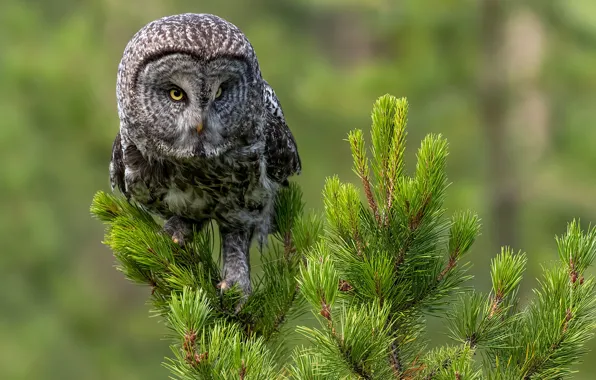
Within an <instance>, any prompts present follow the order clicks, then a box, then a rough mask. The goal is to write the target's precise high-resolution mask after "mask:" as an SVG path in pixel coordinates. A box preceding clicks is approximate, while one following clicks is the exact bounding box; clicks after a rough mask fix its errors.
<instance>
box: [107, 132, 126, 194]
mask: <svg viewBox="0 0 596 380" xmlns="http://www.w3.org/2000/svg"><path fill="white" fill-rule="evenodd" d="M110 185H111V186H112V191H114V190H116V188H118V190H120V191H121V192H122V194H124V195H126V188H125V186H124V160H123V152H122V142H121V139H120V132H118V134H117V135H116V139H115V140H114V144H112V161H110Z"/></svg>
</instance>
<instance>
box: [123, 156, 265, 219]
mask: <svg viewBox="0 0 596 380" xmlns="http://www.w3.org/2000/svg"><path fill="white" fill-rule="evenodd" d="M164 165H167V166H166V167H164V168H162V170H154V171H146V172H145V176H144V178H142V180H140V181H139V182H140V185H139V184H137V186H136V188H137V191H133V192H132V193H133V197H135V199H136V200H137V201H139V202H140V203H141V204H143V205H144V206H145V207H147V208H149V209H150V210H152V211H154V212H156V213H158V214H161V215H162V216H164V217H168V216H170V215H180V216H185V217H188V218H192V219H202V218H214V217H217V216H218V215H224V214H229V213H230V212H232V211H233V210H246V209H259V208H262V206H263V202H265V198H266V193H267V191H266V190H267V189H266V187H267V182H268V179H267V178H266V176H265V175H264V170H263V165H264V163H263V162H261V161H260V160H258V159H255V160H244V161H242V162H233V161H222V162H210V163H205V164H203V165H179V164H168V163H165V164H164Z"/></svg>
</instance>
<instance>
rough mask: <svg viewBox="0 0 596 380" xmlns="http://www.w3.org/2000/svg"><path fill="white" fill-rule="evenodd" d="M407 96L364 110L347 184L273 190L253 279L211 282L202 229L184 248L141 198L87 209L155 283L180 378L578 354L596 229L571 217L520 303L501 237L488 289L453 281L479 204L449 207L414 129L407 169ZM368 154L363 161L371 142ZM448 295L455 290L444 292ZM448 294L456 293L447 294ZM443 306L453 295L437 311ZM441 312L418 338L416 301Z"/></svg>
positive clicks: (431, 374) (511, 374)
mask: <svg viewBox="0 0 596 380" xmlns="http://www.w3.org/2000/svg"><path fill="white" fill-rule="evenodd" d="M407 113H408V103H407V101H406V100H405V99H403V98H402V99H397V98H395V97H392V96H389V95H385V96H383V97H381V98H379V99H378V101H377V102H376V103H375V105H374V107H373V112H372V120H373V123H372V130H371V140H372V144H371V149H370V152H367V151H366V149H365V142H364V137H363V133H362V131H360V130H356V131H353V132H351V133H350V134H349V136H348V140H349V142H350V146H351V149H352V157H353V160H354V171H355V172H356V174H357V175H358V176H359V178H360V180H361V181H362V185H363V188H364V195H365V198H366V201H364V202H361V200H360V199H361V197H360V193H359V191H358V189H357V187H356V186H355V185H353V184H351V183H345V182H342V181H341V180H340V179H339V178H338V177H337V176H334V177H331V178H329V179H328V180H327V181H326V183H325V187H324V189H323V201H324V206H325V213H324V215H319V214H317V213H310V214H307V215H305V214H304V203H303V202H302V192H301V191H300V188H299V187H298V186H297V185H296V184H294V183H291V184H290V186H288V187H287V188H283V189H282V190H281V191H280V193H279V194H278V198H277V199H276V204H275V213H274V220H273V225H274V227H275V229H274V230H275V232H274V233H273V235H272V237H271V239H268V241H266V242H265V241H263V243H267V244H266V246H264V247H260V248H266V249H264V250H263V252H262V256H261V262H262V268H261V269H262V270H261V274H260V275H259V276H256V277H254V278H253V282H254V286H253V288H254V292H253V294H251V295H250V297H249V298H248V300H246V302H245V303H244V304H243V307H242V308H241V309H240V310H237V307H236V306H237V304H238V300H239V294H238V293H235V292H234V291H231V292H226V293H224V294H221V293H220V292H219V291H218V289H217V288H216V284H217V283H218V281H219V280H220V269H219V266H218V265H217V263H216V262H215V260H214V252H217V250H216V248H217V247H215V246H214V239H213V231H212V229H210V228H207V229H204V230H202V231H195V233H194V238H193V240H192V241H191V242H190V243H189V244H188V245H186V246H185V248H180V247H179V246H178V245H177V244H175V243H174V242H172V240H171V239H170V238H169V237H168V236H167V235H166V234H164V233H162V227H161V226H160V225H159V224H158V223H157V222H156V221H155V220H154V219H153V218H152V217H151V216H150V215H149V214H147V213H146V212H145V211H143V210H142V209H141V208H140V207H137V206H136V205H134V204H131V203H129V202H128V201H127V200H126V199H124V198H122V197H120V196H114V195H108V194H105V193H103V192H99V193H97V194H96V196H95V197H94V199H93V203H92V206H91V211H92V214H93V215H94V216H95V217H96V218H98V219H99V220H101V221H102V222H104V224H105V225H106V235H105V244H106V245H108V246H109V247H110V248H111V249H112V251H113V252H114V256H115V258H116V259H117V261H118V264H119V266H118V269H119V270H120V271H122V272H123V273H124V275H125V276H126V277H127V278H129V279H130V280H131V281H133V282H136V283H141V284H146V285H148V286H149V287H150V288H151V290H152V291H151V296H150V298H151V301H152V304H153V307H154V310H153V312H154V313H156V314H157V315H159V316H160V317H162V318H163V319H164V320H165V322H166V325H167V326H168V328H169V330H170V338H171V340H172V342H173V343H172V345H171V348H172V352H173V354H174V356H173V357H172V358H169V359H167V362H166V363H165V365H166V367H167V368H168V369H169V370H170V371H171V374H172V376H174V377H175V378H179V379H184V380H189V379H213V378H234V379H247V380H248V379H283V378H292V379H312V380H318V379H329V378H331V379H339V378H358V379H377V378H381V379H389V378H395V379H404V380H405V379H408V380H410V379H480V378H487V379H499V380H500V379H538V378H539V379H560V378H562V377H563V376H566V375H568V374H569V373H571V369H570V368H571V367H572V366H573V365H574V364H576V363H577V362H578V361H579V360H580V358H581V357H582V356H583V355H584V354H585V352H586V347H585V344H586V342H587V341H588V340H589V339H591V338H592V336H593V334H594V328H595V327H596V280H595V279H594V278H593V277H592V276H590V275H589V274H588V273H589V272H588V268H589V267H590V266H591V265H592V264H593V262H594V260H595V259H596V229H595V228H589V229H588V231H587V232H584V231H582V229H581V228H580V224H579V222H576V221H573V222H572V223H570V224H569V226H568V229H567V232H566V233H565V234H564V235H563V236H561V237H558V238H557V240H556V242H557V246H558V252H559V259H560V260H559V263H558V264H559V265H558V266H557V267H554V268H549V269H545V270H544V274H543V277H542V279H541V280H540V282H539V286H538V289H535V290H534V298H533V299H531V300H530V303H529V304H528V305H527V306H526V307H525V308H520V307H519V297H518V294H519V289H520V284H521V282H522V277H523V274H524V272H525V267H526V262H527V257H526V255H525V253H522V252H518V253H515V252H514V251H513V250H512V249H511V248H508V247H504V248H503V249H502V250H501V252H500V254H498V255H497V256H496V257H495V258H494V259H493V260H492V262H491V265H490V276H491V281H492V289H491V291H490V293H489V294H482V293H478V292H475V291H473V290H469V289H463V288H462V285H463V283H464V282H465V281H466V280H467V279H469V278H470V276H468V275H467V270H468V268H469V266H470V264H469V262H466V261H465V260H463V258H464V257H465V256H466V254H467V252H469V250H470V248H471V246H472V244H473V243H474V241H475V239H476V237H477V236H478V235H479V233H480V219H479V217H478V216H477V215H476V214H474V213H472V212H470V211H465V212H459V211H456V212H454V213H453V214H452V216H451V218H447V217H445V214H446V210H445V209H444V200H445V194H446V190H447V187H448V181H447V177H446V173H445V164H446V159H447V155H448V145H447V142H446V140H445V139H444V138H442V137H441V136H440V135H429V136H427V137H426V138H425V139H423V141H422V143H421V146H420V148H419V150H418V152H417V155H416V159H417V163H416V170H415V173H414V176H409V175H408V174H407V173H405V169H404V167H405V163H404V155H405V143H406V141H405V137H406V134H407V133H406V120H407ZM367 154H370V156H371V157H370V160H369V158H368V157H367ZM454 295H457V299H456V301H455V302H453V296H454ZM448 303H452V304H453V306H452V307H451V308H446V307H445V306H446V305H447V304H448ZM306 307H308V308H310V310H311V311H312V312H313V314H314V315H315V316H316V318H317V319H318V321H319V322H320V326H319V327H318V328H307V327H299V328H298V329H297V330H298V332H300V333H302V334H303V335H304V336H306V337H307V338H308V339H309V341H310V342H311V346H309V347H307V348H305V347H294V348H293V350H292V351H291V354H290V353H289V351H288V349H289V348H292V347H289V346H288V344H287V343H288V341H289V338H288V336H287V334H286V333H285V331H283V329H284V328H286V326H287V325H288V320H290V319H292V318H295V317H297V316H299V315H301V313H302V312H304V310H305V309H306ZM446 309H449V310H448V311H447V313H445V311H446ZM429 314H434V315H439V316H443V317H444V318H446V322H447V325H448V329H449V332H450V335H451V338H452V339H453V340H454V341H455V343H456V344H455V345H453V346H445V347H439V348H436V349H433V350H430V351H429V350H428V349H427V347H426V343H427V342H426V340H425V339H424V330H425V326H426V320H425V318H426V316H427V315H429Z"/></svg>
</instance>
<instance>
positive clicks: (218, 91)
mask: <svg viewBox="0 0 596 380" xmlns="http://www.w3.org/2000/svg"><path fill="white" fill-rule="evenodd" d="M220 96H221V87H219V88H218V89H217V92H216V93H215V99H217V98H219V97H220Z"/></svg>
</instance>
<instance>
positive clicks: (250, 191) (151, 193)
mask: <svg viewBox="0 0 596 380" xmlns="http://www.w3.org/2000/svg"><path fill="white" fill-rule="evenodd" d="M116 92H117V100H118V115H119V118H120V132H119V133H118V134H117V136H116V140H115V141H114V144H113V147H112V160H111V163H110V181H111V185H112V189H116V188H117V189H119V190H120V191H121V192H122V193H124V195H125V196H126V197H127V198H128V199H129V200H130V201H134V202H136V203H137V204H139V205H141V206H142V207H143V208H145V209H146V210H148V211H149V212H150V213H152V214H155V215H158V216H160V217H162V218H164V219H165V220H166V222H165V224H164V231H165V232H166V233H168V234H169V235H170V236H171V237H172V239H173V240H174V241H175V242H178V243H180V244H184V241H185V240H187V239H188V238H189V237H190V235H191V234H192V230H193V226H194V227H195V228H197V229H200V228H201V227H202V226H203V225H204V224H205V223H206V222H208V221H210V220H214V221H216V222H217V224H218V226H219V230H220V233H221V241H222V252H223V261H224V265H223V274H222V276H223V278H222V281H221V282H220V283H219V287H220V288H221V289H222V290H225V289H229V288H230V287H231V286H232V285H234V284H237V285H238V286H239V288H240V289H241V290H242V291H243V293H244V294H245V296H247V295H248V294H249V293H250V292H251V285H250V265H249V247H250V244H251V242H252V240H253V237H254V236H256V235H258V236H261V237H266V236H267V234H268V233H270V232H271V230H270V228H271V224H272V223H271V222H272V217H273V205H274V201H275V196H276V193H277V191H278V189H279V187H280V186H285V185H287V184H288V177H289V176H291V175H293V174H299V173H300V170H301V164H300V157H299V155H298V151H297V146H296V142H295V140H294V137H293V136H292V133H291V132H290V130H289V128H288V126H287V124H286V122H285V118H284V114H283V112H282V109H281V106H280V104H279V101H278V99H277V96H276V95H275V92H274V91H273V89H272V88H271V87H270V86H269V84H268V83H267V82H266V81H265V80H264V79H263V78H262V76H261V71H260V68H259V63H258V61H257V57H256V55H255V52H254V50H253V48H252V46H251V44H250V42H249V41H248V39H247V38H246V36H245V35H244V34H243V33H242V32H241V31H240V30H239V29H238V28H237V27H236V26H235V25H232V24H231V23H229V22H228V21H226V20H224V19H222V18H220V17H217V16H214V15H209V14H181V15H175V16H168V17H164V18H161V19H158V20H155V21H153V22H150V23H149V24H147V25H145V26H144V27H143V28H142V29H141V30H139V31H138V32H137V33H136V34H135V35H134V36H133V38H132V39H131V40H130V42H129V43H128V44H127V46H126V48H125V50H124V54H123V57H122V60H121V62H120V65H119V66H118V78H117V86H116Z"/></svg>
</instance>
